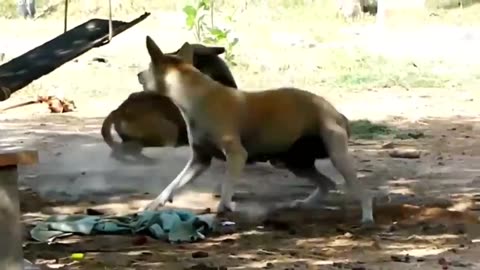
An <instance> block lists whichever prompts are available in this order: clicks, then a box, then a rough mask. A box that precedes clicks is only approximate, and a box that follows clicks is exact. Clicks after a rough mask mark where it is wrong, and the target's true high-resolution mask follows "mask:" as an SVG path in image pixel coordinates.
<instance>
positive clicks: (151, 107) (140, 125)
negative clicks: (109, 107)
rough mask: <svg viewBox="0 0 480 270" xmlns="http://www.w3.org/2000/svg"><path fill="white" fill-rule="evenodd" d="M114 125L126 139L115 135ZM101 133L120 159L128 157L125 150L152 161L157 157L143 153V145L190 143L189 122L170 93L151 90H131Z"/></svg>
mask: <svg viewBox="0 0 480 270" xmlns="http://www.w3.org/2000/svg"><path fill="white" fill-rule="evenodd" d="M112 126H113V127H114V128H115V129H116V131H117V133H118V134H119V135H120V137H121V139H122V141H123V142H121V143H120V142H116V141H115V140H114V139H113V137H112V133H111V128H112ZM101 133H102V136H103V138H104V141H105V142H106V143H107V144H108V145H109V146H110V147H111V148H112V155H113V156H114V157H115V158H116V159H118V160H125V159H126V157H125V153H129V154H133V155H136V156H137V158H138V159H140V160H141V161H146V162H151V161H153V160H151V159H149V158H148V157H146V156H143V155H141V151H142V148H143V147H163V146H182V145H186V144H188V138H187V134H186V133H187V131H186V126H185V122H184V121H183V119H182V116H181V114H180V112H179V111H178V109H177V107H176V106H175V105H174V104H173V103H172V101H171V100H170V99H169V98H168V97H165V96H161V95H158V94H156V93H150V92H137V93H132V94H130V96H129V97H128V98H127V99H126V100H125V101H124V102H123V103H122V104H120V106H119V107H118V108H117V109H115V110H114V111H112V112H111V113H110V114H109V115H108V116H107V117H106V118H105V120H104V122H103V125H102V129H101Z"/></svg>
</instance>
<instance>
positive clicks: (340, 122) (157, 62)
mask: <svg viewBox="0 0 480 270" xmlns="http://www.w3.org/2000/svg"><path fill="white" fill-rule="evenodd" d="M147 50H148V53H149V55H150V58H151V64H150V73H151V76H150V78H151V79H152V81H150V82H149V83H148V85H150V88H149V89H146V90H149V91H154V92H158V93H160V94H162V95H166V96H168V97H170V98H171V99H172V101H173V102H174V103H175V105H177V106H178V108H179V109H180V111H181V113H182V116H183V118H184V120H185V122H186V124H187V130H188V135H189V143H190V146H191V149H192V157H191V159H190V160H189V162H188V163H187V165H186V166H185V168H184V169H183V170H182V172H181V173H180V174H179V175H178V176H177V177H176V178H175V179H174V180H173V181H172V182H171V183H170V184H169V185H168V186H167V187H166V188H165V189H164V190H163V192H162V193H161V194H160V195H159V196H157V198H156V199H155V200H154V201H153V202H152V203H150V204H149V205H148V206H147V209H150V210H151V209H155V208H156V207H158V206H160V205H164V204H165V203H166V202H167V201H172V200H173V196H174V193H175V192H176V191H177V190H179V189H181V188H182V187H183V186H184V185H185V184H187V183H188V182H190V181H192V180H194V179H195V178H197V177H198V176H199V175H200V174H202V173H203V172H204V171H205V170H206V169H207V168H208V167H209V166H210V164H211V159H212V158H213V157H215V158H219V159H223V160H226V163H227V170H228V177H227V179H225V180H224V182H223V183H222V192H221V200H220V204H219V206H218V211H220V212H223V211H228V210H232V209H233V202H232V197H233V184H234V183H235V182H236V181H237V180H238V179H239V178H240V177H241V173H242V171H243V168H244V166H245V164H246V162H247V159H251V160H256V159H261V158H266V159H270V158H278V156H281V155H282V153H288V152H289V150H290V149H291V148H292V147H294V146H295V144H296V143H298V142H299V141H300V140H302V139H304V138H312V140H313V141H315V142H316V146H317V147H316V149H315V150H316V151H315V150H313V151H312V150H310V151H311V152H313V157H314V158H315V159H318V158H326V157H329V158H330V159H331V161H332V164H333V165H334V166H335V167H336V168H337V170H338V171H339V172H340V174H342V176H343V177H344V179H345V181H346V183H347V187H348V191H350V192H352V191H353V193H355V194H354V195H356V196H357V197H358V199H360V200H361V202H362V212H363V215H362V221H363V222H364V223H365V224H367V223H372V222H373V213H372V199H371V197H370V195H369V194H367V193H366V192H365V190H364V189H363V187H362V186H361V185H360V183H359V182H358V181H357V177H356V171H355V167H354V161H353V158H352V156H351V155H350V153H349V152H348V133H349V131H348V127H347V126H345V117H344V116H343V115H342V114H341V113H339V112H338V111H337V110H336V109H335V108H334V106H333V105H332V104H330V103H329V102H328V101H327V100H325V99H324V98H322V97H320V96H318V95H315V94H313V93H311V92H307V91H304V90H300V89H297V88H278V89H271V90H264V91H256V92H251V91H248V92H247V91H240V90H239V91H236V90H235V89H233V88H230V87H227V86H224V85H221V84H219V83H218V82H215V81H213V80H211V79H210V78H208V77H207V76H205V75H204V74H202V73H201V72H199V71H198V70H197V69H196V68H195V67H193V66H192V65H191V64H192V62H193V61H192V59H193V49H192V48H191V46H190V45H189V44H188V43H185V44H184V46H182V48H181V49H180V50H179V51H178V53H177V55H178V56H171V55H165V54H163V53H162V51H161V50H160V48H159V47H158V46H157V45H156V44H155V42H154V41H153V40H152V39H150V38H149V37H147ZM284 157H286V156H284ZM287 161H288V160H287ZM287 163H288V162H287ZM302 173H303V174H307V178H309V180H311V181H312V182H313V183H315V184H316V185H317V189H316V190H315V191H314V192H313V193H312V194H311V195H310V196H309V197H308V198H307V199H306V200H304V201H302V202H305V201H307V202H311V201H312V200H313V199H315V198H317V197H318V195H320V193H321V191H323V184H322V181H324V179H325V178H327V177H326V176H324V175H322V174H321V173H317V174H316V175H315V176H313V175H311V171H309V170H308V171H305V170H303V171H302V170H300V171H297V175H299V176H300V175H301V174H302Z"/></svg>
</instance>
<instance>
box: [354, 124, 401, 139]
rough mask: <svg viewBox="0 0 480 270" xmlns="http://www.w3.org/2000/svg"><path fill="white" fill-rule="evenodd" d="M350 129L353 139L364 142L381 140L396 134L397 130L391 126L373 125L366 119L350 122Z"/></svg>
mask: <svg viewBox="0 0 480 270" xmlns="http://www.w3.org/2000/svg"><path fill="white" fill-rule="evenodd" d="M350 129H351V131H352V138H354V139H363V140H374V139H379V138H382V137H385V136H388V135H392V134H394V133H395V132H396V130H395V129H393V128H391V127H389V126H386V125H383V124H376V123H372V122H370V121H369V120H365V119H361V120H357V121H350Z"/></svg>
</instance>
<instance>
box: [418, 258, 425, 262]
mask: <svg viewBox="0 0 480 270" xmlns="http://www.w3.org/2000/svg"><path fill="white" fill-rule="evenodd" d="M424 261H425V258H417V262H424Z"/></svg>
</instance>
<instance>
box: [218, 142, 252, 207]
mask: <svg viewBox="0 0 480 270" xmlns="http://www.w3.org/2000/svg"><path fill="white" fill-rule="evenodd" d="M221 144H222V149H223V152H224V154H225V156H226V158H227V171H228V175H227V177H226V179H224V181H223V183H222V190H221V195H220V203H219V205H218V208H217V213H223V212H227V211H233V210H234V208H235V205H234V203H233V202H232V198H233V194H234V185H235V183H236V182H238V179H240V177H241V174H242V170H243V168H244V167H245V163H246V161H247V156H248V153H247V151H246V150H245V148H243V146H242V144H241V142H240V138H234V137H226V138H224V139H223V140H222V141H221Z"/></svg>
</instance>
